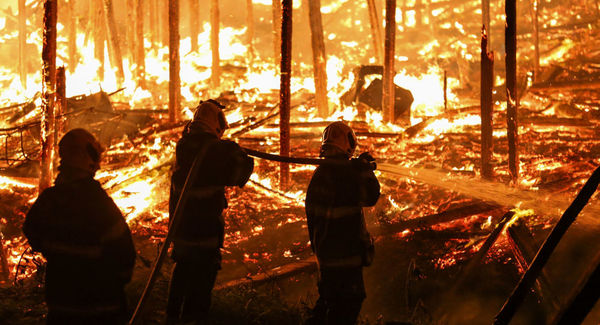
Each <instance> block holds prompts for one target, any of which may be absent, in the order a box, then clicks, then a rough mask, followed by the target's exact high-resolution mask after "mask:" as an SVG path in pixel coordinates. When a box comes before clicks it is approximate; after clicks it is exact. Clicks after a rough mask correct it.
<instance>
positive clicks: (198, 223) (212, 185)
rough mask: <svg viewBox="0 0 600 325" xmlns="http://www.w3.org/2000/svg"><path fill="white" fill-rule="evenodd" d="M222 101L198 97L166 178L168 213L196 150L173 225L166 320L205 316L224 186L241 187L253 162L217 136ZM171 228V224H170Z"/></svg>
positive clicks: (222, 123)
mask: <svg viewBox="0 0 600 325" xmlns="http://www.w3.org/2000/svg"><path fill="white" fill-rule="evenodd" d="M222 108H223V106H221V104H219V103H218V102H216V101H214V100H208V101H203V102H200V105H198V107H197V109H196V112H195V113H194V119H193V120H192V121H191V122H190V123H188V125H187V126H186V127H185V129H184V131H183V135H182V137H181V139H180V140H179V141H178V142H177V147H176V153H175V155H176V166H175V168H174V170H173V175H172V178H171V197H170V200H169V213H170V216H171V218H172V217H173V213H174V212H175V209H176V205H177V202H178V200H179V197H180V196H181V195H182V193H181V192H182V189H183V186H184V184H185V181H186V178H187V177H188V173H189V171H190V168H191V166H192V162H193V161H194V159H195V158H196V156H198V155H199V156H200V158H198V159H200V161H199V164H200V165H199V171H198V176H197V177H196V179H193V180H189V181H192V182H193V187H192V188H191V192H190V193H183V195H188V200H187V203H186V205H185V206H184V207H179V208H178V209H182V208H183V213H182V214H181V215H180V217H181V219H180V220H179V225H178V228H177V229H174V231H175V236H174V240H173V253H172V258H173V259H174V260H175V267H174V269H173V275H172V277H171V284H170V288H169V301H168V304H167V322H168V323H170V324H175V323H179V322H184V323H188V322H196V323H202V322H204V321H206V317H207V313H208V310H209V307H210V303H211V291H212V288H213V286H214V284H215V279H216V276H217V272H218V270H219V269H220V268H221V252H220V248H221V247H222V246H223V237H224V221H223V217H222V212H223V210H224V209H225V208H227V200H226V199H225V186H239V187H242V186H244V184H246V182H247V181H248V179H249V178H250V174H252V170H253V168H254V160H253V159H252V158H250V157H248V155H247V154H246V153H245V152H244V151H243V150H242V149H241V148H240V146H239V145H237V144H236V143H235V142H232V141H226V140H221V137H222V136H223V133H224V131H225V129H227V128H228V125H227V120H226V119H225V114H224V113H223V111H222ZM170 231H173V230H170Z"/></svg>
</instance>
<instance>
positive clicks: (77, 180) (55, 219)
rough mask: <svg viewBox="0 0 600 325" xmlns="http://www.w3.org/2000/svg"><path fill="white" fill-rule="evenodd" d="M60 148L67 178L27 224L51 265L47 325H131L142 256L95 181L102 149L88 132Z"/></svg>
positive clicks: (72, 134)
mask: <svg viewBox="0 0 600 325" xmlns="http://www.w3.org/2000/svg"><path fill="white" fill-rule="evenodd" d="M58 146H59V155H60V167H58V170H59V171H60V173H59V174H58V176H57V177H56V180H55V181H54V186H52V187H49V188H47V189H46V190H44V191H43V192H42V193H41V194H40V195H39V197H38V198H37V200H36V201H35V203H34V204H33V206H32V207H31V209H30V210H29V212H28V213H27V217H26V218H25V223H24V225H23V232H24V233H25V236H26V237H27V240H28V241H29V244H30V245H31V247H32V248H33V250H34V251H39V252H41V253H42V254H43V255H44V257H45V258H46V260H47V261H48V264H47V268H46V283H45V291H46V303H47V305H48V318H47V323H48V324H60V325H64V324H124V323H125V321H126V319H127V309H126V304H125V293H124V291H123V288H124V286H125V284H126V283H127V282H129V280H130V279H131V273H132V271H133V266H134V263H135V249H134V246H133V241H132V239H131V233H130V230H129V227H128V226H127V223H126V222H125V219H124V218H123V215H122V214H121V211H120V210H119V208H118V207H117V206H116V205H115V203H114V202H113V200H112V199H111V198H110V197H109V196H108V195H107V194H106V192H105V191H104V190H103V189H102V187H101V185H100V183H98V181H96V180H94V175H95V173H96V171H97V170H98V169H99V168H100V155H101V153H102V147H101V146H100V144H99V143H98V142H97V141H96V139H95V138H94V136H93V135H92V134H90V133H89V132H87V131H86V130H84V129H74V130H71V131H69V132H67V134H65V135H64V137H63V138H62V139H61V140H60V143H59V144H58Z"/></svg>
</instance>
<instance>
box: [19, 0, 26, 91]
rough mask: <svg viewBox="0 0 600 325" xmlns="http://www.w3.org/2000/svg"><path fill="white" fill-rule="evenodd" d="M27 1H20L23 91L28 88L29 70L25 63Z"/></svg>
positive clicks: (20, 60) (20, 75)
mask: <svg viewBox="0 0 600 325" xmlns="http://www.w3.org/2000/svg"><path fill="white" fill-rule="evenodd" d="M26 10H27V9H26V7H25V0H19V79H21V86H23V89H25V88H26V87H27V69H26V64H27V63H25V46H26V40H27V12H26Z"/></svg>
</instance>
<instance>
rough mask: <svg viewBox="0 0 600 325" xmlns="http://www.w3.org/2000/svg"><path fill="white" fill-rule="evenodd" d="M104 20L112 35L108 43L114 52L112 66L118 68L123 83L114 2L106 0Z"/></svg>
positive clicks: (119, 77)
mask: <svg viewBox="0 0 600 325" xmlns="http://www.w3.org/2000/svg"><path fill="white" fill-rule="evenodd" d="M104 18H105V19H106V30H107V31H108V33H109V34H110V36H109V37H108V42H109V44H110V49H111V52H112V56H111V59H112V60H111V61H112V65H113V66H116V67H117V78H118V80H119V82H121V83H122V82H123V81H124V80H125V73H124V72H123V56H122V55H121V44H120V42H119V32H118V30H117V25H116V22H115V15H114V9H113V4H112V0H104Z"/></svg>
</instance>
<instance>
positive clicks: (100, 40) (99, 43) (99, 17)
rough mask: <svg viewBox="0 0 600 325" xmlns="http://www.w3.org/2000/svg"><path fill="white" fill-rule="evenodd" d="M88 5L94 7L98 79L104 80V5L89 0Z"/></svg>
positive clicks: (95, 53)
mask: <svg viewBox="0 0 600 325" xmlns="http://www.w3.org/2000/svg"><path fill="white" fill-rule="evenodd" d="M90 7H91V8H94V9H93V10H94V16H93V20H94V22H95V23H94V26H93V30H94V31H95V32H94V36H93V37H94V55H95V56H96V60H98V62H100V67H99V68H98V74H99V75H100V80H104V64H105V62H104V48H105V41H106V24H105V19H104V9H103V8H104V6H103V5H102V2H100V1H94V0H90Z"/></svg>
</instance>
